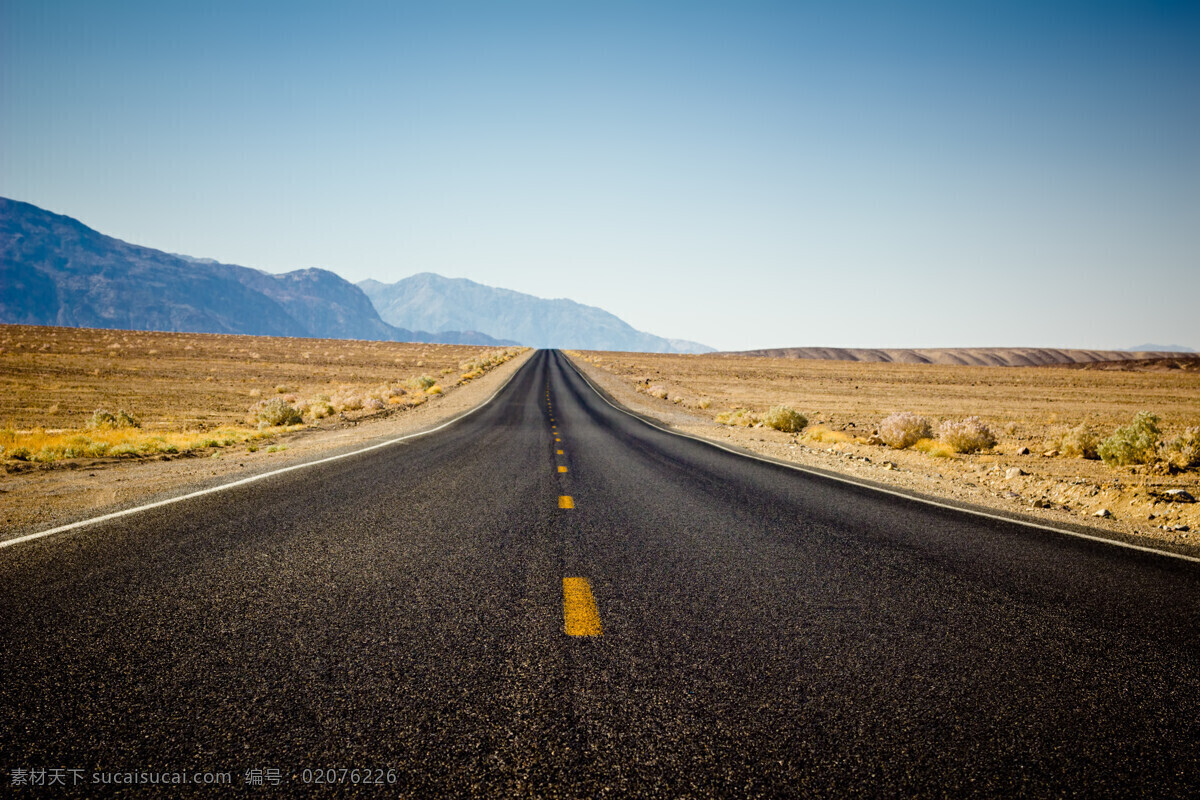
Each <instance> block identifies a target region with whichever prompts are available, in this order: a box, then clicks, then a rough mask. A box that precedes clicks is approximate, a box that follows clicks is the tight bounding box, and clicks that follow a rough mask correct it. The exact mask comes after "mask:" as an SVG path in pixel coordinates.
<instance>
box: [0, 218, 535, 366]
mask: <svg viewBox="0 0 1200 800" xmlns="http://www.w3.org/2000/svg"><path fill="white" fill-rule="evenodd" d="M0 286H3V287H4V291H3V292H2V293H0V322H6V323H18V324H27V325H61V326H69V327H88V328H118V329H125V330H153V331H178V332H186V333H242V334H255V335H262V336H298V337H314V338H331V339H372V340H382V341H425V342H444V343H449V344H481V345H488V346H494V345H501V344H514V342H504V341H501V340H498V339H495V338H493V337H490V336H487V335H484V334H481V333H477V332H473V331H467V332H461V331H442V332H439V333H437V334H429V333H425V332H423V331H414V330H407V329H404V328H398V327H396V326H393V325H388V324H387V323H386V322H384V321H383V320H382V319H380V317H379V314H378V313H377V312H376V311H375V307H374V306H373V305H372V304H371V301H370V300H369V299H368V298H367V296H366V295H365V294H364V293H363V292H362V290H361V289H359V288H358V287H357V286H355V285H354V284H352V283H350V282H349V281H346V280H345V279H343V278H341V277H340V276H338V275H336V274H335V273H333V272H330V271H328V270H323V269H301V270H296V271H294V272H288V273H285V274H283V275H274V274H271V273H267V272H262V271H260V270H256V269H250V268H248V267H241V266H237V265H234V264H221V263H219V262H216V261H213V260H212V259H197V258H191V257H187V256H178V255H172V254H170V253H164V252H162V251H161V250H154V249H152V248H149V247H140V246H138V245H134V244H129V243H128V242H123V241H121V240H120V239H114V238H113V237H111V236H105V235H104V234H101V233H99V232H97V231H95V230H93V229H92V228H89V227H88V226H86V225H84V224H83V223H81V222H79V221H78V220H75V219H72V218H71V217H67V216H63V215H61V214H54V213H52V212H49V211H46V210H44V209H41V208H38V207H37V206H34V205H31V204H29V203H22V202H20V201H16V200H10V199H7V198H0Z"/></svg>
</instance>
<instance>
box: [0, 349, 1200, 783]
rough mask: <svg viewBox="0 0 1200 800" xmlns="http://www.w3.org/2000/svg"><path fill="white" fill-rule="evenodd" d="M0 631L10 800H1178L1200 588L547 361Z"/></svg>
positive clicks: (118, 536)
mask: <svg viewBox="0 0 1200 800" xmlns="http://www.w3.org/2000/svg"><path fill="white" fill-rule="evenodd" d="M560 451H561V452H560ZM0 608H2V617H0V644H2V646H3V654H2V656H0V659H2V661H0V666H2V669H0V681H2V683H0V753H2V754H3V761H4V763H3V764H0V767H2V768H3V769H4V774H3V775H2V776H0V779H2V781H3V785H4V789H5V790H6V791H7V790H8V789H9V788H11V787H12V782H13V781H14V780H18V781H20V780H25V779H26V778H27V774H36V771H37V770H43V771H45V770H52V769H72V770H80V772H77V773H67V774H66V782H67V783H68V784H70V783H71V780H72V778H74V780H75V781H76V783H77V784H79V785H78V786H76V787H75V788H71V787H70V786H69V785H68V787H67V788H66V789H65V790H62V792H61V793H63V794H70V793H74V794H75V795H77V796H85V793H86V792H85V790H86V787H85V786H83V785H82V784H83V783H86V782H89V781H91V780H94V779H97V778H93V773H98V774H99V773H106V772H118V773H124V774H126V775H127V774H128V773H135V772H159V773H161V772H188V773H189V774H190V773H194V772H197V771H226V772H228V773H230V774H231V775H232V784H233V786H234V787H235V789H237V790H239V791H244V792H245V793H247V794H255V795H261V796H264V797H266V796H276V797H282V796H296V795H301V794H304V793H306V792H307V791H308V790H312V789H314V788H319V789H320V790H321V791H320V792H318V793H317V794H318V796H331V797H332V796H349V795H360V794H367V795H372V794H373V795H377V796H389V797H390V796H411V797H510V796H514V797H572V798H574V797H578V798H599V797H631V796H636V797H663V798H677V797H811V796H831V797H832V796H845V795H855V796H885V797H897V796H912V795H918V796H923V797H933V796H950V797H970V796H999V795H1005V796H1009V795H1014V796H1031V797H1042V796H1063V795H1065V796H1082V797H1102V796H1108V797H1115V796H1128V795H1141V796H1147V797H1173V796H1180V797H1181V796H1187V795H1193V796H1194V795H1195V793H1196V792H1197V791H1200V564H1196V563H1191V562H1188V561H1184V560H1180V559H1176V558H1171V557H1168V556H1160V555H1154V554H1149V553H1142V552H1137V551H1131V550H1128V549H1123V548H1120V547H1116V546H1113V545H1109V544H1104V543H1099V542H1093V541H1087V540H1082V539H1077V538H1071V537H1068V536H1063V535H1059V534H1054V533H1050V532H1047V531H1044V530H1037V529H1033V528H1027V527H1023V526H1021V525H1018V524H1014V523H1011V522H1004V521H999V520H993V519H986V518H981V517H977V516H972V515H969V514H965V513H962V512H958V511H952V510H948V509H942V508H937V507H934V506H930V505H926V504H922V503H919V502H916V501H913V500H907V499H903V498H897V497H894V496H891V495H887V494H883V493H878V492H874V491H871V490H868V489H865V488H861V487H856V486H852V485H847V484H845V483H840V482H837V481H834V480H830V479H827V478H823V477H819V476H813V475H808V474H804V473H801V472H797V471H795V470H790V469H787V468H784V467H781V466H777V465H773V464H769V463H764V462H761V461H756V460H752V459H748V458H744V457H741V456H738V455H734V454H730V453H726V452H722V451H721V450H718V449H716V448H714V447H711V446H708V445H705V444H702V443H699V442H696V441H693V440H690V439H686V438H683V437H679V436H673V435H670V434H667V433H663V432H661V431H658V430H655V429H654V428H652V427H650V426H648V425H646V424H644V423H643V422H641V421H639V420H637V419H635V418H633V417H632V416H630V415H628V414H625V413H623V412H621V411H619V410H617V409H615V408H613V407H611V406H610V405H609V404H608V403H607V402H605V400H604V399H602V398H601V397H600V396H598V395H597V394H596V393H595V392H594V391H593V390H592V389H591V388H590V387H589V386H588V384H586V383H585V382H584V380H583V379H582V378H581V377H580V376H579V375H578V373H576V372H575V371H574V369H573V367H572V366H571V365H570V363H569V362H568V361H567V359H566V358H565V357H564V356H563V355H561V354H560V353H557V352H553V351H544V352H540V353H537V354H536V355H535V357H534V358H533V359H531V361H530V362H529V363H528V364H527V365H526V366H525V367H524V368H522V369H521V370H520V371H519V372H518V373H517V374H516V375H515V377H514V378H513V380H512V382H511V383H509V384H508V386H507V387H506V388H505V389H503V390H502V391H501V392H500V393H499V394H498V395H497V396H496V397H495V398H494V399H493V400H492V402H491V403H490V404H488V405H486V406H484V407H483V408H481V409H480V410H478V411H477V412H475V413H474V414H472V415H470V416H468V417H466V418H464V419H462V420H461V421H459V422H457V423H455V424H454V425H452V426H450V427H448V428H446V429H445V430H442V431H439V432H437V433H434V434H431V435H429V436H426V437H422V438H416V439H412V440H409V441H407V442H405V443H403V444H397V445H394V446H391V447H387V448H383V449H380V450H376V451H373V452H371V453H366V454H363V455H360V456H353V457H349V458H345V459H342V460H339V461H334V462H331V463H327V464H322V465H319V466H315V467H312V468H308V469H302V470H297V471H293V472H289V473H286V474H282V475H277V476H273V477H270V478H266V479H264V480H262V481H259V482H257V483H253V484H249V485H245V486H239V487H235V488H232V489H229V490H228V491H223V492H218V493H215V494H210V495H207V496H204V497H199V498H195V499H190V500H185V501H182V502H179V503H175V504H172V505H167V506H163V507H160V508H155V509H150V510H147V511H144V512H141V513H137V514H133V515H130V516H126V517H123V518H120V519H117V520H113V521H108V522H104V523H99V524H95V525H91V526H87V527H83V528H81V529H78V530H74V531H70V532H67V533H62V534H58V535H54V536H49V537H45V538H42V539H38V540H36V541H29V542H25V543H22V544H18V545H14V546H11V547H6V548H3V549H0ZM328 769H347V770H349V769H359V770H364V771H367V772H368V775H371V776H376V777H377V776H380V775H384V776H387V777H384V778H382V780H384V783H383V784H382V785H375V786H364V785H361V783H360V784H358V785H355V784H353V783H351V781H352V780H353V778H352V776H351V774H350V773H345V774H344V777H343V776H342V774H339V773H328V772H318V771H319V770H328ZM26 770H28V771H32V773H26V772H24V771H26ZM376 770H380V771H381V772H375V771H376ZM388 771H390V773H389V772H388ZM45 774H46V773H45V772H43V775H45ZM264 775H265V776H266V780H265V781H264V782H265V785H263V786H261V787H259V786H257V785H256V784H257V782H258V781H259V780H262V779H263V776H264ZM362 776H363V773H359V776H358V780H360V781H361V780H362V779H363V777H362ZM60 777H61V775H60ZM97 777H98V776H97ZM131 779H136V776H135V777H134V778H131ZM316 780H325V781H327V783H325V785H323V786H321V787H314V786H312V785H310V784H308V783H305V781H316ZM274 781H278V784H277V785H276V784H275V783H274ZM328 781H332V784H330V783H328ZM387 781H394V782H391V783H388V782H387ZM49 791H50V790H49V788H46V789H40V790H39V789H36V788H30V789H24V790H21V789H18V790H17V792H16V795H17V796H26V795H27V796H31V797H32V796H43V795H47V794H48V792H49ZM127 791H128V792H129V793H131V794H148V793H150V790H149V789H148V788H147V787H144V786H142V787H133V788H132V789H127Z"/></svg>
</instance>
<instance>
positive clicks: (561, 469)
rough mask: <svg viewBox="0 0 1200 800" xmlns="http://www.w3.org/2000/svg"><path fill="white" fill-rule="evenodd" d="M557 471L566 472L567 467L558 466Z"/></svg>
mask: <svg viewBox="0 0 1200 800" xmlns="http://www.w3.org/2000/svg"><path fill="white" fill-rule="evenodd" d="M558 471H559V472H566V471H567V468H566V467H559V468H558Z"/></svg>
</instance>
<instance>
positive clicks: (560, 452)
mask: <svg viewBox="0 0 1200 800" xmlns="http://www.w3.org/2000/svg"><path fill="white" fill-rule="evenodd" d="M555 452H556V453H558V454H559V455H560V456H561V455H562V454H563V452H562V450H556V451H555Z"/></svg>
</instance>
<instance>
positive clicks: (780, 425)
mask: <svg viewBox="0 0 1200 800" xmlns="http://www.w3.org/2000/svg"><path fill="white" fill-rule="evenodd" d="M762 422H763V424H764V425H766V426H767V427H768V428H774V429H775V430H777V431H783V432H785V433H795V432H796V431H801V430H804V427H805V426H806V425H808V418H807V417H805V416H804V415H803V414H801V413H800V412H798V411H796V410H795V409H792V408H789V407H787V406H772V407H771V408H769V409H767V413H766V414H763V417H762Z"/></svg>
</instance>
